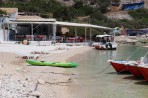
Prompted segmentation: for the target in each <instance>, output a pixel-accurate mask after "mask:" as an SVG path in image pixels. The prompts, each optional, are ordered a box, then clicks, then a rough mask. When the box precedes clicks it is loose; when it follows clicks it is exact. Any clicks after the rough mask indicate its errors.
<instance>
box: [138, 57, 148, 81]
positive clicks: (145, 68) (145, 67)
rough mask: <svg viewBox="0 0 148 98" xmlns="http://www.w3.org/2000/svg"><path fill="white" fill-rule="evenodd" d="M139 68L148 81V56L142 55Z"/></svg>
mask: <svg viewBox="0 0 148 98" xmlns="http://www.w3.org/2000/svg"><path fill="white" fill-rule="evenodd" d="M138 68H139V70H140V71H141V73H142V75H143V77H144V79H145V80H146V81H148V57H146V56H145V57H141V60H140V64H138Z"/></svg>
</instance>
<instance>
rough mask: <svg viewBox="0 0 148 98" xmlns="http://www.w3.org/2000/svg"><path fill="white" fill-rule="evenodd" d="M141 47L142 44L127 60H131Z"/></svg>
mask: <svg viewBox="0 0 148 98" xmlns="http://www.w3.org/2000/svg"><path fill="white" fill-rule="evenodd" d="M140 48H141V46H140V47H139V48H137V49H136V51H135V52H133V53H132V55H130V56H129V57H128V58H127V59H126V61H127V60H129V59H130V58H131V57H132V56H133V55H134V54H135V53H136V52H137V51H138V50H139V49H140Z"/></svg>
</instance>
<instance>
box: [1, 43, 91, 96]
mask: <svg viewBox="0 0 148 98" xmlns="http://www.w3.org/2000/svg"><path fill="white" fill-rule="evenodd" d="M7 46H10V45H4V46H3V45H2V44H1V45H0V48H2V47H5V51H4V49H0V84H1V88H0V91H1V92H0V98H37V96H40V97H38V98H60V97H61V98H72V96H71V95H70V94H68V91H67V88H68V87H67V86H64V85H66V84H68V83H70V82H72V80H71V79H70V78H69V77H68V75H66V73H65V72H64V71H65V69H64V68H59V67H49V66H28V64H27V63H26V62H25V59H22V58H20V57H18V55H17V52H16V51H14V50H15V49H13V48H14V47H15V46H16V45H14V47H13V45H11V47H13V48H11V49H10V47H7ZM17 47H18V48H19V49H21V51H23V48H21V47H22V46H21V45H20V46H19V45H17ZM23 47H24V46H23ZM27 47H28V46H27ZM43 47H44V46H43ZM7 48H8V49H7ZM28 48H29V47H28ZM40 48H42V46H40ZM50 48H52V49H51V50H50V49H49V50H50V51H49V53H48V54H40V55H39V58H38V60H46V61H58V62H66V60H67V59H68V58H70V57H72V56H74V55H76V54H81V53H83V52H86V51H88V50H90V49H91V47H88V46H76V47H72V48H71V47H65V46H64V48H59V47H58V48H57V46H56V48H53V47H50ZM25 49H27V48H25ZM6 50H10V52H8V51H6ZM19 52H20V51H19ZM74 74H75V73H74ZM74 74H73V75H74Z"/></svg>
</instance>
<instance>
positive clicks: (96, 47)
mask: <svg viewBox="0 0 148 98" xmlns="http://www.w3.org/2000/svg"><path fill="white" fill-rule="evenodd" d="M95 49H97V50H116V48H104V47H100V46H95Z"/></svg>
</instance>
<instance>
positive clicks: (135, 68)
mask: <svg viewBox="0 0 148 98" xmlns="http://www.w3.org/2000/svg"><path fill="white" fill-rule="evenodd" d="M127 66H128V69H129V71H130V72H131V73H132V74H133V76H134V77H143V75H142V73H141V71H140V70H139V68H138V63H137V62H135V63H128V64H127Z"/></svg>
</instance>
